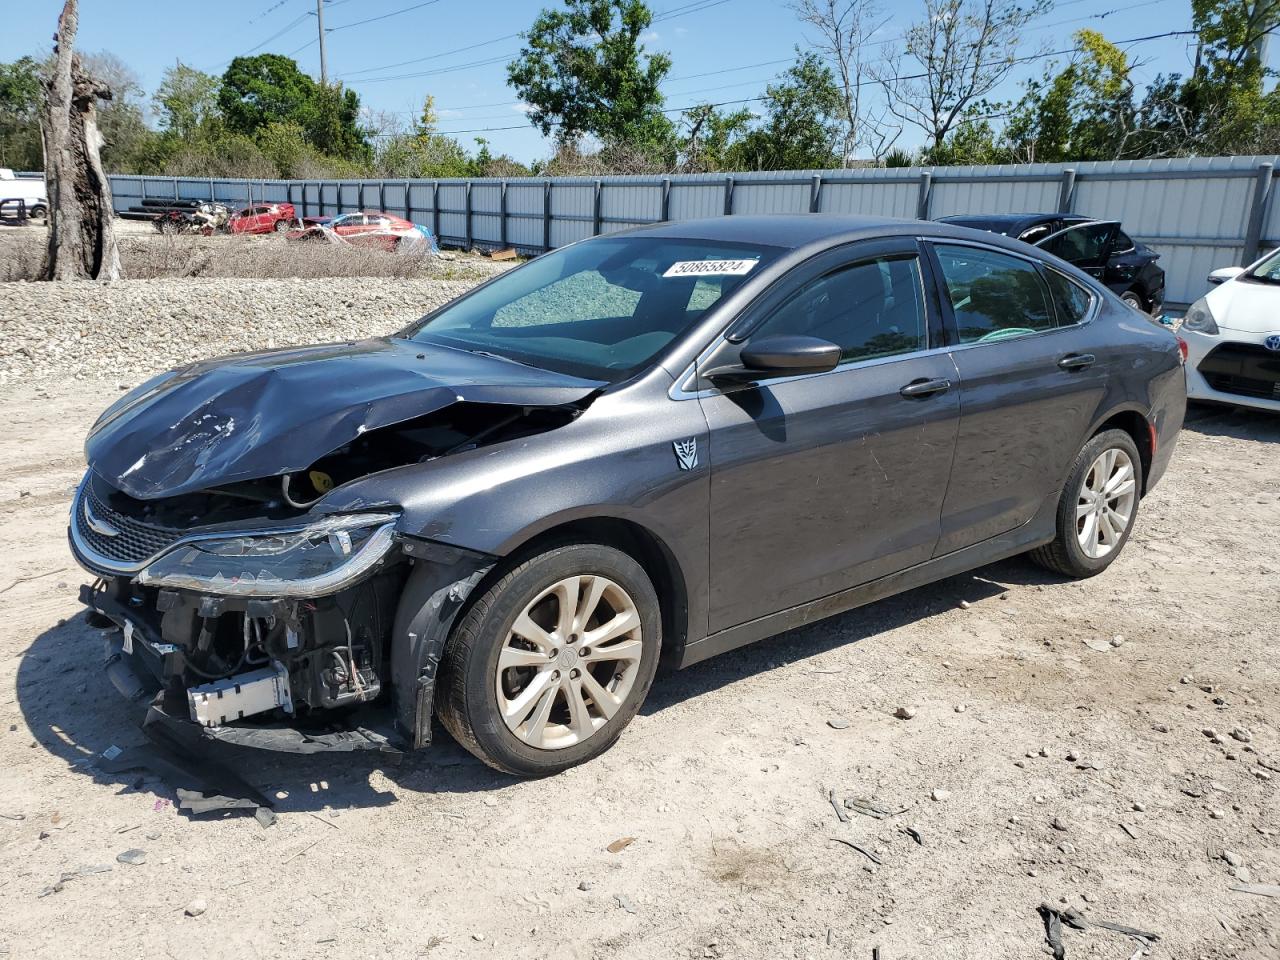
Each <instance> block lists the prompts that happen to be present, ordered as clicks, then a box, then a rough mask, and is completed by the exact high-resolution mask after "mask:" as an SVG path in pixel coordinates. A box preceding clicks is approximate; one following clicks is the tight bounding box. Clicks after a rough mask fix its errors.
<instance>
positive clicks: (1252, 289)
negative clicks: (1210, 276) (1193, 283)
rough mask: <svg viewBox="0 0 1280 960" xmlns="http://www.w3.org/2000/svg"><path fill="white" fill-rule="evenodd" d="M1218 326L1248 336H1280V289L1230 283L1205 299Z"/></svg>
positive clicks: (1271, 286)
mask: <svg viewBox="0 0 1280 960" xmlns="http://www.w3.org/2000/svg"><path fill="white" fill-rule="evenodd" d="M1205 299H1206V300H1207V301H1208V303H1209V309H1210V310H1211V311H1213V319H1214V320H1216V321H1217V323H1218V326H1220V327H1225V328H1227V329H1228V330H1240V331H1242V332H1248V333H1280V286H1276V285H1275V284H1272V283H1258V282H1256V281H1253V282H1251V281H1248V280H1229V281H1227V282H1226V283H1224V284H1222V285H1221V286H1217V287H1214V288H1213V289H1212V290H1210V291H1209V294H1208V296H1207V297H1206V298H1205Z"/></svg>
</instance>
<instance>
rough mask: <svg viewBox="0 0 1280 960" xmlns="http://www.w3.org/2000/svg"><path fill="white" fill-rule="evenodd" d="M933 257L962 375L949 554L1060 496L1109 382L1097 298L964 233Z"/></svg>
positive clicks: (943, 548)
mask: <svg viewBox="0 0 1280 960" xmlns="http://www.w3.org/2000/svg"><path fill="white" fill-rule="evenodd" d="M932 255H933V258H934V262H935V264H936V267H937V274H938V276H939V278H940V282H941V283H942V286H943V291H944V297H943V305H944V311H945V312H946V314H947V323H948V326H949V328H950V331H951V336H952V339H953V342H954V344H955V346H954V347H953V348H952V351H951V358H952V360H953V361H954V362H955V365H956V368H957V370H958V371H959V379H960V384H961V388H960V407H961V417H960V431H959V436H958V439H957V441H956V457H955V466H954V467H953V469H952V471H951V485H950V487H949V488H948V490H947V495H946V500H945V502H944V503H943V507H942V520H941V536H940V538H939V541H938V548H937V554H938V555H942V554H946V553H950V552H952V551H954V550H958V549H961V548H962V547H967V546H969V545H971V544H974V543H978V542H980V541H982V540H987V539H989V538H991V537H994V536H998V535H1000V534H1002V533H1006V532H1008V531H1010V530H1013V529H1015V528H1017V527H1019V526H1021V525H1022V524H1024V523H1026V522H1027V521H1028V520H1030V519H1031V518H1032V517H1033V516H1034V515H1035V513H1036V511H1037V510H1038V509H1039V508H1040V506H1041V505H1042V504H1043V503H1044V502H1045V500H1046V498H1048V497H1051V496H1056V494H1057V491H1058V489H1059V488H1060V486H1061V484H1062V483H1063V481H1064V480H1065V479H1066V473H1067V468H1068V466H1069V465H1070V463H1071V462H1072V460H1073V459H1074V458H1075V455H1076V453H1077V452H1078V445H1079V443H1080V441H1081V439H1082V437H1083V434H1084V432H1085V431H1086V430H1087V429H1088V427H1089V424H1090V423H1091V422H1092V420H1093V417H1094V413H1095V411H1096V410H1097V407H1098V403H1099V401H1100V400H1101V398H1102V395H1103V392H1104V390H1105V389H1106V380H1107V372H1108V368H1109V363H1110V361H1109V357H1108V355H1107V353H1106V349H1105V347H1102V346H1100V344H1099V341H1100V339H1101V338H1098V337H1095V336H1094V334H1093V332H1092V330H1091V328H1090V327H1091V322H1092V319H1091V318H1092V316H1093V313H1094V312H1095V310H1096V306H1097V305H1096V296H1095V295H1094V294H1093V293H1092V292H1091V291H1089V290H1087V289H1086V288H1085V287H1084V286H1083V285H1081V284H1080V283H1078V282H1077V281H1075V280H1072V279H1070V278H1069V277H1068V276H1067V275H1066V274H1064V273H1061V272H1059V271H1057V270H1054V269H1052V268H1048V267H1044V266H1042V265H1040V264H1039V262H1038V261H1035V260H1033V259H1031V258H1029V257H1026V258H1024V257H1021V256H1018V255H1016V254H1012V253H1008V252H1005V251H1002V250H1001V251H997V250H993V249H991V248H988V247H983V246H979V245H975V244H969V243H961V242H958V241H943V240H938V241H935V242H934V243H933V245H932Z"/></svg>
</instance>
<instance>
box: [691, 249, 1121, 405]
mask: <svg viewBox="0 0 1280 960" xmlns="http://www.w3.org/2000/svg"><path fill="white" fill-rule="evenodd" d="M915 239H916V241H917V242H923V243H928V244H930V245H931V246H934V247H936V246H938V245H943V246H946V245H951V246H962V247H975V248H976V249H978V250H987V251H990V252H992V253H999V254H1004V255H1005V256H1008V257H1013V258H1015V259H1018V260H1023V261H1025V262H1027V263H1029V264H1031V265H1032V266H1033V267H1036V268H1037V269H1041V270H1052V271H1053V272H1054V273H1056V274H1058V275H1059V276H1061V277H1062V278H1063V279H1065V280H1067V281H1068V282H1069V283H1074V284H1075V285H1076V286H1077V287H1079V288H1080V289H1081V290H1083V291H1084V292H1085V293H1087V294H1088V295H1089V309H1088V310H1087V311H1086V312H1085V316H1084V319H1083V320H1080V321H1079V322H1077V323H1070V324H1066V325H1064V326H1054V327H1050V328H1049V329H1048V330H1037V331H1035V332H1034V333H1027V334H1023V335H1022V336H1020V337H1009V338H1007V339H1005V340H993V341H990V342H988V343H953V344H949V345H947V346H939V347H929V348H927V349H925V350H918V351H915V352H913V353H899V354H894V355H893V356H891V357H875V358H872V359H868V360H851V361H850V362H849V363H846V364H841V365H840V366H838V367H836V368H835V369H834V370H826V371H824V372H822V373H801V374H796V375H795V376H792V377H771V378H769V379H767V380H762V381H760V382H761V383H766V384H769V385H773V384H775V383H792V382H794V381H797V380H812V379H813V378H814V377H829V376H831V375H832V374H836V373H843V372H844V371H846V370H852V369H860V368H862V367H866V366H871V365H880V364H883V363H892V362H896V361H900V360H909V359H915V358H917V357H928V356H934V355H938V354H944V353H946V354H950V353H954V352H955V351H957V350H971V349H973V348H974V347H994V346H998V345H999V344H1001V343H1010V342H1022V341H1024V340H1032V339H1035V338H1037V337H1046V336H1052V335H1053V334H1055V333H1062V332H1064V331H1067V330H1078V329H1080V328H1082V327H1085V326H1088V325H1089V324H1091V323H1092V322H1093V321H1094V320H1095V319H1096V318H1097V316H1098V314H1099V313H1100V312H1101V309H1102V297H1101V296H1100V295H1099V294H1098V292H1097V291H1096V290H1094V289H1093V288H1091V287H1089V286H1087V285H1086V284H1083V283H1081V282H1080V281H1079V280H1077V279H1076V278H1075V277H1073V276H1071V275H1070V274H1068V273H1066V272H1065V271H1063V270H1060V269H1059V268H1057V267H1055V266H1054V265H1053V264H1051V263H1048V262H1046V261H1044V260H1040V259H1038V258H1036V257H1032V256H1027V255H1026V254H1023V253H1018V252H1016V251H1013V250H1005V249H1004V248H1002V247H993V246H990V245H989V244H985V243H979V242H978V241H975V240H966V239H954V238H952V237H937V236H928V235H920V236H917V237H916V238H915ZM919 258H920V255H919V254H916V259H917V260H919ZM871 259H875V258H874V257H873V258H871ZM827 275H828V274H824V275H823V276H827ZM941 279H942V283H943V285H944V286H945V284H946V278H945V277H943V278H941ZM920 283H921V285H922V287H921V289H922V292H923V293H924V294H925V295H926V297H927V295H928V291H927V290H925V289H924V288H923V284H924V271H923V270H921V271H920ZM942 292H944V293H945V292H946V291H945V290H944V291H942ZM1047 292H1049V293H1050V297H1051V299H1052V291H1047ZM762 295H763V294H762ZM745 309H750V307H749V306H748V307H747V308H745ZM1054 315H1055V317H1056V316H1057V314H1056V311H1055V314H1054ZM739 316H741V314H739ZM737 321H738V317H734V318H733V320H731V321H730V322H729V324H728V325H727V326H726V327H725V329H724V330H722V331H721V332H720V333H719V334H717V335H716V336H715V338H714V339H713V340H712V341H711V343H709V344H708V345H707V346H706V347H705V348H704V349H703V350H702V351H700V352H699V353H698V356H697V357H696V358H695V359H694V360H693V362H691V363H689V364H687V365H686V366H685V368H684V370H682V371H681V372H680V374H679V375H678V376H676V377H674V378H673V382H672V384H671V387H670V389H669V390H668V391H667V396H668V397H670V398H671V399H672V400H697V399H701V398H703V397H713V396H723V395H724V391H723V390H719V389H717V388H715V387H705V388H703V389H701V390H694V389H690V384H691V383H696V382H697V376H698V367H699V366H700V365H701V364H704V363H705V362H706V360H707V359H708V358H709V357H710V355H711V354H712V353H714V352H715V351H716V350H718V349H719V348H720V346H721V345H722V344H723V343H725V342H726V341H727V340H728V339H729V337H728V333H729V331H730V330H732V329H733V327H734V325H735V324H736V323H737ZM761 322H763V321H761Z"/></svg>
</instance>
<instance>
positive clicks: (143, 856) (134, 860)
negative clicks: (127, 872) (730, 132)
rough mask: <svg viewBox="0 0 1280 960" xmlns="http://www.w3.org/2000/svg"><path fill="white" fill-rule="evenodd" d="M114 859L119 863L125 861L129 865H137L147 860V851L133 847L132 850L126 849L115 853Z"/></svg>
mask: <svg viewBox="0 0 1280 960" xmlns="http://www.w3.org/2000/svg"><path fill="white" fill-rule="evenodd" d="M116 860H117V861H118V862H120V863H127V864H129V865H130V866H133V867H138V866H141V865H142V864H144V863H146V862H147V851H145V850H139V849H137V848H136V847H135V848H133V849H132V850H126V851H124V852H123V853H118V854H116Z"/></svg>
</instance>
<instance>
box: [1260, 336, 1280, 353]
mask: <svg viewBox="0 0 1280 960" xmlns="http://www.w3.org/2000/svg"><path fill="white" fill-rule="evenodd" d="M1262 345H1263V346H1264V347H1266V348H1267V349H1268V350H1274V351H1275V352H1276V353H1280V333H1273V334H1272V335H1271V336H1269V337H1267V339H1265V340H1263V341H1262Z"/></svg>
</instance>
